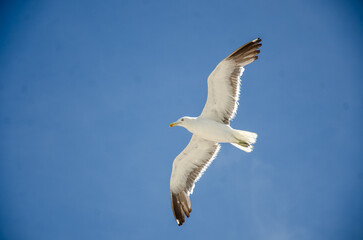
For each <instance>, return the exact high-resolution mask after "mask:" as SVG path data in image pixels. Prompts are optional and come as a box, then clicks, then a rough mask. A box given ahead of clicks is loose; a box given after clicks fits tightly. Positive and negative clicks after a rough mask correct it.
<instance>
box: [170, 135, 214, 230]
mask: <svg viewBox="0 0 363 240" xmlns="http://www.w3.org/2000/svg"><path fill="white" fill-rule="evenodd" d="M219 149H220V145H219V144H218V143H216V142H211V141H208V140H205V139H203V138H200V137H198V136H196V135H193V136H192V139H191V140H190V142H189V144H188V146H186V148H185V149H184V150H183V151H182V152H181V153H180V154H179V155H178V156H177V157H176V158H175V160H174V163H173V171H172V173H171V178H170V194H171V207H172V209H173V213H174V217H175V220H176V222H177V223H178V225H179V226H180V225H182V224H183V223H184V221H185V215H187V217H189V215H190V212H191V211H192V206H191V203H190V199H189V195H190V194H191V193H192V192H193V188H194V184H195V182H196V181H198V180H199V178H200V177H201V176H202V174H203V172H204V171H205V170H206V169H207V168H208V166H209V165H210V164H211V162H212V161H213V159H214V158H215V157H216V156H217V153H218V151H219Z"/></svg>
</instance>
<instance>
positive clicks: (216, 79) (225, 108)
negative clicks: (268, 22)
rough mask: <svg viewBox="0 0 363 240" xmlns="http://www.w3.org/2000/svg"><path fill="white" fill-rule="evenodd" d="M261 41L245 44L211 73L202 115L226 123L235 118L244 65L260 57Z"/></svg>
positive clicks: (256, 40)
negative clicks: (258, 55)
mask: <svg viewBox="0 0 363 240" xmlns="http://www.w3.org/2000/svg"><path fill="white" fill-rule="evenodd" d="M260 42H261V39H259V38H257V39H255V40H253V41H251V42H249V43H247V44H245V45H243V46H242V47H240V48H239V49H237V50H236V51H234V52H233V53H232V54H231V55H229V56H228V57H227V58H226V59H224V60H223V61H222V62H220V63H219V64H218V65H217V67H216V68H215V69H214V70H213V72H212V73H211V74H210V75H209V77H208V98H207V103H206V104H205V106H204V109H203V111H202V113H201V115H200V116H201V117H205V118H209V119H213V120H215V121H217V122H221V123H225V124H228V123H229V121H230V120H231V119H233V117H234V116H235V114H236V111H237V106H238V99H239V90H240V85H241V81H240V77H241V76H242V73H243V71H244V68H243V67H244V66H246V65H247V64H250V63H252V62H253V61H255V60H256V59H257V58H258V57H257V54H259V52H260V51H259V50H258V48H259V47H260V46H261V45H262V44H261V43H260Z"/></svg>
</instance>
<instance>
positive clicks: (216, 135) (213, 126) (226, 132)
mask: <svg viewBox="0 0 363 240" xmlns="http://www.w3.org/2000/svg"><path fill="white" fill-rule="evenodd" d="M187 129H188V130H189V131H190V132H192V133H194V134H195V135H197V136H199V137H201V138H204V139H207V140H209V141H214V142H232V141H234V140H235V138H234V137H233V135H232V132H233V129H232V128H231V127H230V126H229V125H226V124H223V123H219V122H216V121H213V120H210V119H206V118H196V119H195V120H194V121H193V122H191V124H189V126H188V128H187Z"/></svg>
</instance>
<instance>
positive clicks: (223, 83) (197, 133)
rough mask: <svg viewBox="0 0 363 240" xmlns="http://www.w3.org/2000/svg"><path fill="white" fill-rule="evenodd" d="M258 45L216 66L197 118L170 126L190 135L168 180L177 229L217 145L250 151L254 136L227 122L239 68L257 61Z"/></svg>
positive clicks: (236, 94) (236, 96) (232, 111)
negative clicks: (206, 96)
mask: <svg viewBox="0 0 363 240" xmlns="http://www.w3.org/2000/svg"><path fill="white" fill-rule="evenodd" d="M260 42H261V39H259V38H257V39H255V40H253V41H251V42H249V43H247V44H245V45H244V46H242V47H240V48H239V49H237V50H236V51H235V52H233V53H232V54H231V55H229V56H228V57H227V58H226V59H224V60H223V61H222V62H220V63H219V64H218V65H217V67H216V68H215V69H214V70H213V72H212V73H211V74H210V75H209V77H208V98H207V102H206V104H205V106H204V109H203V111H202V113H201V115H200V116H199V117H182V118H180V119H179V120H178V121H176V122H175V123H172V124H170V126H171V127H172V126H176V125H178V126H182V127H184V128H186V129H187V130H188V131H190V132H191V133H193V136H192V139H191V140H190V142H189V144H188V146H187V147H186V148H185V149H184V150H183V151H182V152H181V153H180V154H179V155H178V156H177V157H176V158H175V160H174V163H173V170H172V174H171V178H170V193H171V205H172V209H173V213H174V217H175V219H176V222H177V223H178V225H182V224H183V223H184V221H185V215H186V216H187V217H189V216H190V212H191V211H192V209H191V203H190V198H189V195H190V194H191V193H192V192H193V189H194V184H195V182H196V181H198V180H199V178H200V177H201V175H202V174H203V172H204V171H205V170H206V169H207V168H208V166H209V165H210V164H211V162H212V161H213V159H214V158H215V157H216V156H217V154H218V151H219V149H220V145H219V143H231V144H232V145H233V146H235V147H237V148H239V149H241V150H243V151H246V152H251V151H252V150H253V146H252V144H254V143H255V142H256V138H257V134H256V133H253V132H247V131H242V130H236V129H233V128H231V127H230V125H229V122H230V120H232V119H233V117H234V116H235V114H236V111H237V107H238V100H239V92H240V84H241V83H240V77H241V76H242V73H243V71H244V68H243V67H244V66H246V65H247V64H250V63H252V62H253V61H255V60H256V59H257V58H258V57H257V54H258V53H259V52H260V51H259V50H258V48H259V47H260V46H261V45H262V44H261V43H260Z"/></svg>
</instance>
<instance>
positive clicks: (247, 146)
mask: <svg viewBox="0 0 363 240" xmlns="http://www.w3.org/2000/svg"><path fill="white" fill-rule="evenodd" d="M233 135H234V138H235V139H236V142H234V143H231V144H232V145H233V146H235V147H236V148H239V149H241V150H243V151H245V152H252V151H253V145H252V144H254V143H256V139H257V133H254V132H248V131H242V130H235V132H234V134H233Z"/></svg>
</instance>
